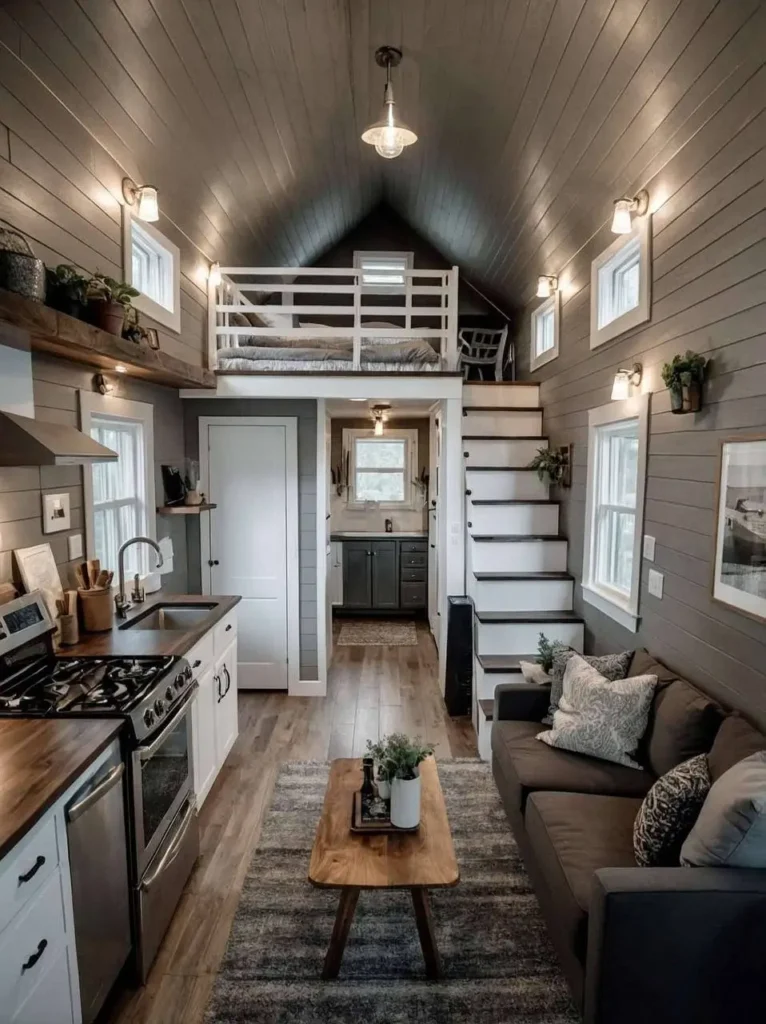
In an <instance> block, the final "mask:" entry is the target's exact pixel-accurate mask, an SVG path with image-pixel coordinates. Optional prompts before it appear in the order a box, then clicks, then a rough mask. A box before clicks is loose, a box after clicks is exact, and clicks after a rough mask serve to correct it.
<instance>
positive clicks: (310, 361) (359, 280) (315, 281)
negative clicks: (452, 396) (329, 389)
mask: <svg viewBox="0 0 766 1024" xmlns="http://www.w3.org/2000/svg"><path fill="white" fill-rule="evenodd" d="M399 273H400V284H399V286H398V287H397V290H396V291H395V292H392V291H391V286H390V284H388V285H386V286H384V287H381V285H375V284H371V283H370V282H369V281H367V282H365V281H364V280H363V271H362V270H361V269H359V268H354V269H347V268H335V267H221V271H220V274H221V280H220V284H218V285H215V284H213V283H212V282H211V284H210V285H209V289H208V302H209V314H208V346H209V363H208V365H209V368H210V369H211V370H215V372H216V373H218V374H254V373H275V372H276V373H291V372H307V371H309V372H310V371H321V372H325V373H326V372H340V373H358V372H362V373H364V372H367V373H376V374H377V373H397V372H399V373H402V372H405V373H413V372H414V373H433V372H440V371H441V372H444V371H447V372H455V370H456V369H457V361H458V358H457V347H458V339H457V331H458V323H457V314H458V301H457V300H458V270H457V267H453V268H452V269H451V270H403V271H401V272H399Z"/></svg>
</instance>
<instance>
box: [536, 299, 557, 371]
mask: <svg viewBox="0 0 766 1024" xmlns="http://www.w3.org/2000/svg"><path fill="white" fill-rule="evenodd" d="M560 316H561V299H560V295H559V292H554V294H553V295H551V297H550V298H549V299H546V301H545V302H543V303H542V304H541V305H540V306H538V307H537V309H536V310H534V311H533V313H532V321H531V351H530V360H529V362H530V367H529V368H530V370H536V369H537V368H538V367H540V366H543V365H544V364H545V363H548V362H550V361H551V359H555V358H556V357H557V356H558V354H559V320H560Z"/></svg>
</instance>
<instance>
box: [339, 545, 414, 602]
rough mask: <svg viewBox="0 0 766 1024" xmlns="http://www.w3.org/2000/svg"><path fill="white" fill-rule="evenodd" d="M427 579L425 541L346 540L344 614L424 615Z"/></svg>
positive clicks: (344, 548)
mask: <svg viewBox="0 0 766 1024" xmlns="http://www.w3.org/2000/svg"><path fill="white" fill-rule="evenodd" d="M427 579H428V545H427V542H426V541H425V540H422V541H421V540H401V539H399V538H395V539H394V538H392V539H391V540H379V539H373V538H372V537H371V538H370V539H369V540H363V539H360V540H356V539H355V540H345V539H344V540H343V604H342V605H341V606H340V610H342V611H376V612H378V611H381V612H383V611H390V612H399V611H421V610H423V609H424V608H425V607H426V605H427V604H428V584H427Z"/></svg>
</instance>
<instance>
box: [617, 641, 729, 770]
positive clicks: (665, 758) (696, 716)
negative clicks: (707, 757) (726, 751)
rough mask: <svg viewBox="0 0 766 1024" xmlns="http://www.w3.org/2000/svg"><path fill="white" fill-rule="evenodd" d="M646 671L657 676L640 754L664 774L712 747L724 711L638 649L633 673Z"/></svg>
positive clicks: (650, 767)
mask: <svg viewBox="0 0 766 1024" xmlns="http://www.w3.org/2000/svg"><path fill="white" fill-rule="evenodd" d="M647 674H650V675H655V676H657V688H656V689H655V691H654V700H653V701H652V706H651V708H650V709H649V722H648V724H647V727H646V732H645V733H644V738H643V740H642V742H641V744H640V746H639V752H638V756H639V760H640V762H641V764H643V765H644V766H645V767H647V768H649V769H650V770H651V771H653V772H654V774H655V775H665V774H666V773H667V772H669V771H670V769H671V768H675V767H676V765H678V764H681V763H682V762H684V761H688V760H689V758H691V757H696V755H697V754H706V753H707V752H708V751H709V750H710V748H711V747H712V745H713V740H714V739H715V736H716V733H717V732H718V729H719V727H720V725H721V722H722V721H723V717H724V711H723V709H722V708H721V707H720V705H718V704H716V702H715V701H714V700H712V699H711V698H710V697H708V696H707V695H706V694H704V693H702V692H701V690H697V689H696V688H695V687H694V686H692V685H691V683H688V682H687V681H686V680H685V679H682V678H681V677H680V676H678V675H677V674H676V673H675V672H673V671H671V669H669V668H668V667H667V666H666V665H663V664H662V662H661V661H657V660H656V658H653V657H652V655H651V654H649V653H648V652H647V651H636V653H635V655H634V657H633V661H632V662H631V666H630V675H631V676H643V675H647Z"/></svg>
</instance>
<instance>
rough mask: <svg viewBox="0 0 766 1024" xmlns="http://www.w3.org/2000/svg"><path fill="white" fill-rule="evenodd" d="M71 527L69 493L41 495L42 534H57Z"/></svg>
mask: <svg viewBox="0 0 766 1024" xmlns="http://www.w3.org/2000/svg"><path fill="white" fill-rule="evenodd" d="M71 525H72V516H71V514H70V511H69V493H68V492H67V491H65V492H64V493H63V494H44V495H43V533H58V532H59V531H60V530H68V529H69V528H70V527H71Z"/></svg>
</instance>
